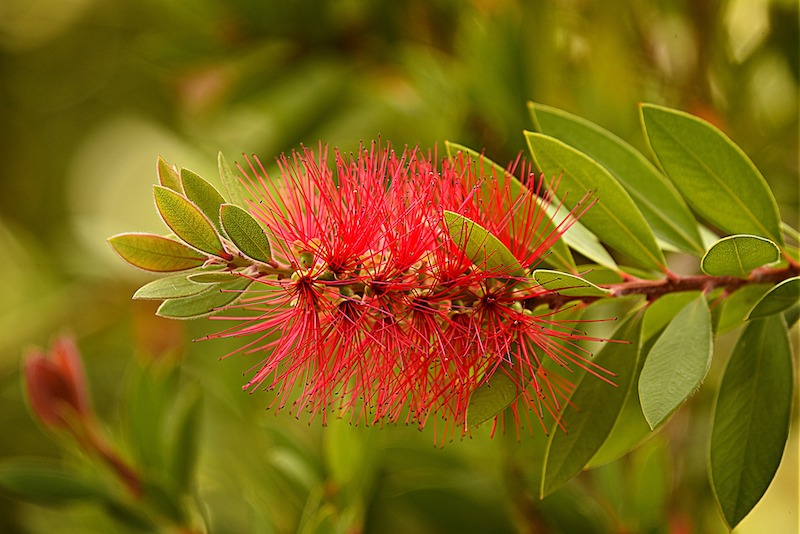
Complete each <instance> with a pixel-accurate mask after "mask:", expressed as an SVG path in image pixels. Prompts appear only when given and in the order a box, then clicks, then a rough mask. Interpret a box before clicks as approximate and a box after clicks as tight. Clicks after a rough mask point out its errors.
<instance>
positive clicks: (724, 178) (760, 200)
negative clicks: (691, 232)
mask: <svg viewBox="0 0 800 534" xmlns="http://www.w3.org/2000/svg"><path fill="white" fill-rule="evenodd" d="M641 116H642V123H643V125H644V128H645V132H646V134H647V137H648V140H649V142H650V147H651V148H652V150H653V152H654V153H655V156H656V158H657V159H658V162H659V163H660V164H661V168H663V169H664V171H665V172H666V173H667V176H669V178H670V179H671V180H672V183H674V184H675V187H677V188H678V191H680V193H681V195H683V198H685V199H686V201H687V202H688V203H689V205H690V206H691V207H692V209H693V210H694V211H695V212H697V213H698V214H699V215H700V216H702V217H704V218H705V219H706V220H708V221H709V222H710V223H711V224H713V225H714V226H716V227H718V228H720V229H722V230H724V231H725V232H728V233H731V234H755V235H760V236H764V237H768V238H770V239H772V240H773V241H775V242H776V243H779V244H783V236H782V235H781V224H780V215H779V214H778V205H777V203H776V202H775V197H773V195H772V192H771V191H770V189H769V186H768V185H767V182H766V180H764V177H763V176H761V173H760V172H759V171H758V169H756V167H755V165H753V162H752V161H750V159H749V158H748V157H747V156H746V155H745V153H744V152H742V150H741V149H740V148H739V147H738V146H736V145H735V144H734V143H733V141H731V140H730V139H729V138H728V137H727V136H726V135H725V134H723V133H722V132H721V131H719V130H718V129H717V128H716V127H714V126H712V125H711V124H709V123H708V122H706V121H704V120H702V119H700V118H698V117H694V116H692V115H689V114H688V113H684V112H682V111H678V110H675V109H670V108H665V107H661V106H656V105H653V104H642V106H641Z"/></svg>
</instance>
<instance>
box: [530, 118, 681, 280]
mask: <svg viewBox="0 0 800 534" xmlns="http://www.w3.org/2000/svg"><path fill="white" fill-rule="evenodd" d="M525 138H526V139H527V141H528V147H529V148H530V152H531V154H532V155H533V158H534V160H535V161H536V164H537V166H538V167H539V168H540V169H541V170H542V172H543V173H545V175H547V176H560V180H561V181H560V183H559V189H560V192H563V193H566V194H563V193H561V195H562V200H563V201H564V204H565V205H566V206H568V207H570V208H573V209H574V208H575V206H576V205H578V202H579V201H581V200H582V198H583V195H584V194H586V193H591V194H592V196H593V197H595V198H596V199H597V202H596V203H595V204H594V205H593V206H592V207H591V208H590V209H589V210H588V211H587V212H586V213H584V214H583V215H582V216H581V224H583V225H584V226H586V227H587V228H588V229H589V230H591V231H592V232H593V233H594V234H595V235H596V236H597V237H598V238H600V240H602V241H603V242H605V243H607V244H608V245H609V246H611V247H612V248H614V249H616V250H618V251H620V252H622V253H624V254H626V255H627V256H628V257H629V258H630V259H632V260H634V261H636V262H637V263H638V264H641V265H642V266H643V267H645V268H648V269H653V270H661V269H663V268H664V265H665V264H666V260H665V259H664V255H663V254H662V253H661V249H659V248H658V244H657V243H656V238H655V236H654V235H653V231H652V230H651V229H650V226H649V225H648V224H647V221H645V219H644V217H643V216H642V213H641V212H640V211H639V208H637V207H636V205H635V204H634V203H633V200H632V199H631V197H630V195H628V193H627V192H626V191H625V189H623V187H622V186H621V185H620V184H619V182H617V181H616V180H615V179H614V177H613V176H611V174H610V173H609V172H608V171H607V170H606V169H605V167H603V166H602V165H600V164H599V163H597V162H596V161H594V160H593V159H591V158H589V157H588V156H586V155H585V154H582V153H581V152H579V151H577V150H576V149H574V148H572V147H571V146H569V145H567V144H565V143H562V142H561V141H559V140H557V139H553V138H552V137H549V136H546V135H542V134H538V133H533V132H525Z"/></svg>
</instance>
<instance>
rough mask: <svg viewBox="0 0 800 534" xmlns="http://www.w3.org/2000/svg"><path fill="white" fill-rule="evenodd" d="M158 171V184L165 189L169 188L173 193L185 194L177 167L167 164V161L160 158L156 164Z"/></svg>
mask: <svg viewBox="0 0 800 534" xmlns="http://www.w3.org/2000/svg"><path fill="white" fill-rule="evenodd" d="M156 171H157V173H158V183H159V184H161V185H163V186H164V187H168V188H170V189H172V190H173V191H176V192H178V193H181V194H183V187H182V186H181V177H180V176H179V175H178V171H176V170H175V167H173V166H172V165H170V164H169V163H167V161H166V160H165V159H164V158H162V157H161V156H158V163H157V164H156Z"/></svg>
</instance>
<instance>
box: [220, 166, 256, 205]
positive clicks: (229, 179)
mask: <svg viewBox="0 0 800 534" xmlns="http://www.w3.org/2000/svg"><path fill="white" fill-rule="evenodd" d="M217 166H218V167H219V178H220V180H221V181H222V187H223V188H225V192H226V193H227V194H228V198H229V199H231V203H232V204H235V205H236V206H239V207H241V208H247V199H248V198H249V197H250V194H249V193H248V191H247V188H246V187H245V185H244V182H242V179H241V178H239V176H237V175H236V174H235V173H234V172H233V170H231V167H230V165H228V162H227V161H225V156H223V155H222V152H220V153H219V154H218V155H217Z"/></svg>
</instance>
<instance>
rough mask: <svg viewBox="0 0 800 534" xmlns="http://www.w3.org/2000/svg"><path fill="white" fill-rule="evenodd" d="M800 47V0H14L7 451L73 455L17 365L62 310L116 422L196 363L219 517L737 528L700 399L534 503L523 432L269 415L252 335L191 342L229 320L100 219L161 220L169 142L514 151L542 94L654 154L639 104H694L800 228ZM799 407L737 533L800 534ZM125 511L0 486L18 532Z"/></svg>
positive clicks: (377, 526)
mask: <svg viewBox="0 0 800 534" xmlns="http://www.w3.org/2000/svg"><path fill="white" fill-rule="evenodd" d="M799 46H800V44H799V43H798V3H797V2H796V0H729V1H724V0H711V1H707V2H694V1H691V0H669V1H665V2H644V1H635V0H613V1H608V0H606V1H602V2H601V1H599V0H558V1H547V2H545V1H538V2H514V1H512V0H474V1H472V2H458V1H456V0H411V1H408V2H397V1H392V0H374V1H367V0H338V1H329V2H322V1H310V0H226V1H222V0H189V1H183V2H178V1H174V2H173V1H157V0H140V1H127V0H104V1H99V0H3V1H2V2H0V118H2V121H3V128H2V129H0V140H2V142H0V158H2V162H3V165H2V167H3V170H2V174H0V248H2V250H3V254H1V255H0V272H2V273H3V279H2V282H0V296H2V302H3V303H4V304H5V305H4V306H3V308H2V310H1V311H0V395H2V398H0V401H1V402H2V406H3V409H2V411H0V429H2V435H3V439H2V440H0V457H16V456H52V457H68V456H69V455H68V454H67V455H66V456H65V453H63V452H61V451H60V449H59V448H58V447H57V446H56V445H55V444H54V443H53V442H52V441H51V440H50V439H49V438H48V436H47V435H46V434H45V433H44V432H42V430H40V428H39V427H37V426H36V424H35V423H34V422H33V421H32V420H31V418H30V414H29V412H28V410H27V408H26V405H25V402H24V400H23V395H22V392H21V380H20V373H19V367H20V361H21V358H22V355H23V353H24V350H25V348H26V347H28V346H30V345H31V344H35V345H40V346H44V345H47V344H48V343H49V341H50V339H51V338H52V337H53V336H54V335H56V334H58V333H59V332H62V331H69V332H72V333H74V334H75V335H76V337H77V339H78V343H79V345H80V347H81V349H82V350H83V353H84V356H85V360H86V365H87V368H88V374H89V376H90V383H91V389H92V394H93V398H94V402H95V405H96V406H97V407H98V411H99V412H100V416H101V417H102V418H103V419H104V421H106V423H107V426H108V428H109V430H110V431H111V432H112V433H113V434H114V435H116V436H118V437H119V440H120V442H121V443H124V442H125V435H126V421H125V419H126V416H125V413H127V412H126V410H127V409H128V408H127V403H128V400H126V399H127V395H128V393H127V390H128V389H129V388H130V382H131V380H132V379H131V378H130V377H131V375H132V373H133V374H135V372H136V371H135V369H136V368H138V367H141V366H142V365H145V366H146V365H148V364H146V363H145V364H143V363H142V362H148V361H149V362H152V359H153V358H157V357H159V356H161V355H163V354H165V351H166V353H169V354H170V355H171V356H170V358H177V361H179V362H180V363H179V367H180V381H179V386H177V388H178V391H176V392H175V395H176V398H181V397H182V396H185V391H186V390H191V391H197V392H200V394H201V395H202V397H203V406H204V412H203V413H204V418H203V426H202V429H203V430H202V436H201V440H200V464H199V470H198V477H197V494H198V496H199V500H200V502H202V503H203V505H202V507H203V510H202V513H203V514H204V515H205V517H206V521H207V522H208V524H209V528H210V530H211V531H212V532H294V531H308V532H313V531H315V530H319V529H323V530H324V528H323V527H324V525H325V524H327V523H326V521H328V522H329V521H330V518H336V521H338V522H339V523H338V524H342V525H349V528H350V531H351V532H355V531H358V530H360V529H362V528H363V529H364V530H366V531H370V532H468V531H472V532H487V531H495V532H501V531H518V530H520V531H525V528H524V527H523V525H525V524H538V525H540V526H547V528H548V529H551V530H552V531H553V532H577V531H581V532H590V531H593V532H626V531H627V532H668V531H675V532H678V531H680V532H723V531H724V530H725V529H724V526H723V524H722V522H721V520H720V519H719V518H718V517H717V513H716V509H715V505H714V503H713V499H712V496H711V492H710V488H709V487H708V483H707V482H706V480H705V478H704V477H705V474H704V473H705V471H704V467H703V462H704V454H705V453H704V450H705V446H704V445H705V440H706V437H707V436H706V424H707V421H708V415H709V410H710V406H709V399H710V398H712V395H711V393H710V392H704V391H701V392H700V393H699V394H698V395H697V396H696V397H695V398H694V399H693V400H692V401H691V402H690V404H689V406H688V409H686V410H684V411H683V412H682V413H681V414H680V415H679V416H678V417H676V418H675V420H673V421H672V422H671V423H670V424H669V425H668V427H667V428H666V429H665V430H664V431H662V432H661V433H660V434H659V436H657V437H656V438H654V439H653V440H651V441H650V442H648V444H647V445H645V447H643V448H642V449H640V450H639V451H637V452H636V453H634V454H632V455H630V456H629V457H628V458H625V459H623V460H621V461H618V462H615V463H613V464H611V465H609V466H607V467H604V468H601V469H597V470H594V471H591V472H588V473H586V474H585V475H582V476H581V477H579V479H577V480H575V481H573V482H572V483H571V484H570V485H568V486H567V488H565V489H564V490H562V491H560V492H558V493H557V494H555V495H554V496H553V497H551V498H549V499H548V500H546V501H545V502H543V503H538V502H537V501H536V500H535V499H534V498H533V494H534V490H533V487H532V484H530V483H529V481H530V480H531V477H533V476H534V474H532V472H531V471H532V470H533V468H531V467H530V464H531V462H530V461H526V457H525V450H526V448H525V447H526V444H527V442H528V441H529V440H530V439H533V438H528V437H524V436H523V439H522V442H521V443H519V442H518V441H517V439H516V437H515V436H513V435H511V436H501V437H495V438H494V439H493V440H489V439H488V434H487V432H486V431H484V430H479V431H478V432H477V433H476V435H475V436H473V438H472V439H467V440H465V441H456V442H455V443H453V444H448V445H447V446H446V447H445V448H444V450H439V449H434V448H433V447H432V443H433V438H432V433H431V432H430V430H429V429H426V431H425V432H421V433H420V432H417V431H416V430H414V429H411V428H406V427H397V428H387V429H382V430H381V429H375V428H371V429H362V428H359V429H354V430H352V429H350V427H349V426H348V425H347V424H346V423H342V422H336V421H334V422H333V423H331V425H330V426H329V427H327V428H321V425H320V424H319V422H318V421H315V422H312V423H311V424H310V425H309V424H307V422H306V421H300V422H298V421H297V420H295V419H294V418H293V417H290V416H288V415H286V414H279V415H277V416H275V415H274V414H272V413H271V412H267V411H265V410H264V406H265V405H266V404H267V400H266V399H265V398H262V397H261V396H260V394H255V395H244V394H242V393H241V392H240V386H241V384H242V383H243V382H244V378H243V373H245V372H246V371H247V370H248V369H249V368H250V366H251V365H253V364H255V363H256V362H257V361H258V360H257V359H254V357H251V358H246V357H239V356H236V357H233V358H230V359H226V360H223V361H218V358H219V357H220V356H221V355H224V354H226V353H227V352H228V351H230V350H232V349H233V348H234V347H235V344H231V343H230V342H220V341H211V342H204V343H191V340H192V339H196V338H198V337H201V336H202V335H204V334H206V333H210V332H213V331H214V330H215V329H216V327H217V325H215V324H214V323H213V322H209V321H197V322H195V323H176V322H170V321H166V320H160V319H157V318H155V317H153V311H154V309H155V307H154V306H153V305H151V304H150V303H146V302H140V301H137V302H133V301H131V300H130V296H131V294H132V293H133V291H134V290H135V289H136V288H137V287H138V286H139V285H141V284H142V283H144V282H146V281H148V280H149V279H150V277H149V276H147V275H146V274H144V273H140V272H136V271H134V270H133V269H131V268H129V267H128V266H126V265H124V264H123V262H122V261H119V260H118V258H116V256H115V255H114V254H113V252H112V251H111V249H110V247H109V246H108V245H107V244H106V242H105V239H106V238H107V237H108V236H110V235H112V234H115V233H119V232H123V231H133V230H141V231H153V232H158V233H165V228H164V227H163V226H161V224H160V223H159V220H158V217H157V215H156V213H155V211H154V209H153V205H152V196H151V190H150V188H151V185H152V184H153V183H154V182H155V181H156V175H155V163H156V156H157V155H159V154H160V155H162V156H163V157H165V158H166V159H167V160H168V161H170V162H172V163H177V164H178V165H181V166H185V167H189V168H191V169H193V170H195V171H197V172H199V173H200V174H201V175H203V176H205V177H207V178H209V179H211V180H214V179H215V178H216V154H217V151H218V150H222V151H223V152H224V153H225V154H226V156H227V158H228V159H229V160H239V161H241V156H240V155H241V154H242V153H256V154H258V155H259V156H260V157H261V158H262V160H264V161H271V160H272V158H273V157H275V156H277V155H278V154H280V153H281V152H285V151H290V150H292V149H293V148H297V147H298V146H299V145H300V143H305V144H308V145H311V146H316V144H317V143H318V141H319V140H322V141H323V142H326V143H330V144H331V145H335V146H339V147H342V148H344V149H347V150H350V149H353V148H356V147H357V146H358V143H359V142H360V141H362V140H364V141H369V140H372V139H375V138H377V137H378V136H380V138H381V139H383V140H389V141H391V142H392V143H393V144H394V145H395V146H403V145H406V144H408V145H417V144H418V145H420V146H421V147H423V148H425V149H431V148H434V147H436V146H437V144H438V147H439V150H440V152H441V151H443V145H442V142H443V141H444V140H452V141H456V142H459V143H462V144H465V145H468V146H471V147H474V148H476V149H479V150H480V149H485V150H486V153H487V155H488V156H490V157H491V158H492V159H494V160H496V161H498V162H502V163H506V162H508V161H510V160H511V159H513V158H514V157H515V156H516V155H517V154H518V152H519V151H521V150H523V149H524V148H525V145H524V138H523V136H522V130H523V129H526V128H527V129H530V128H531V127H532V124H531V122H530V119H529V116H528V114H527V110H526V107H525V104H526V102H527V101H528V100H533V101H536V102H540V103H544V104H548V105H552V106H556V107H560V108H562V109H565V110H567V111H570V112H573V113H576V114H579V115H581V116H584V117H586V118H588V119H589V120H592V121H594V122H597V123H598V124H600V125H602V126H604V127H606V128H608V129H609V130H611V131H612V132H614V133H616V134H618V135H620V136H621V137H622V138H624V139H626V140H628V141H630V142H631V143H632V144H633V145H634V146H637V147H639V148H642V149H643V148H644V140H643V137H642V135H641V133H640V127H639V123H638V109H637V103H638V102H640V101H649V102H655V103H660V104H664V105H668V106H671V107H676V108H680V109H684V110H686V111H689V112H691V113H694V114H697V115H700V116H702V117H704V118H706V119H708V120H710V121H712V122H714V123H715V124H717V125H718V126H719V127H721V128H722V129H723V130H724V131H725V132H726V133H727V134H728V135H729V136H730V137H731V138H732V139H733V140H734V141H735V142H736V143H738V144H739V145H740V146H741V147H742V148H743V149H744V151H745V152H746V153H747V154H748V155H749V156H750V157H751V158H752V159H753V161H754V162H755V164H756V165H757V166H758V167H759V169H760V170H761V171H762V172H763V173H764V175H765V177H766V179H767V181H768V182H769V184H770V185H771V187H772V188H773V190H774V192H775V194H776V196H777V197H778V200H779V203H780V210H781V214H782V216H783V218H784V220H786V221H787V222H789V223H790V224H792V225H793V226H797V223H798V85H799V79H800V65H799V64H798V49H799ZM723 342H724V341H723ZM711 387H713V386H711ZM796 426H797V425H795V438H794V440H793V444H792V445H790V448H789V450H788V452H787V457H786V458H785V459H784V462H783V464H782V467H781V471H780V472H779V478H778V480H776V481H775V483H774V484H773V487H772V488H771V489H770V492H769V494H768V497H767V499H766V501H765V502H764V503H762V504H761V505H760V506H759V507H758V508H757V509H756V512H754V513H753V515H752V516H751V517H749V518H748V519H747V520H745V522H744V523H743V524H742V527H741V529H740V531H741V532H753V533H755V532H764V531H767V530H769V531H770V532H772V533H773V534H780V533H783V532H787V533H788V532H794V530H792V529H793V528H795V526H796V522H797V519H798V517H797V499H798V496H797V474H796V473H797V445H796V443H797V439H796ZM512 434H513V432H512ZM792 507H794V508H793V510H794V511H793V512H792ZM787 510H788V511H787ZM787 514H788V515H787ZM792 514H793V515H792ZM348 518H349V519H348ZM348 521H349V523H348ZM321 525H322V526H321ZM590 527H591V530H586V529H589V528H590ZM126 528H127V527H126ZM682 528H683V529H684V530H681V529H682ZM54 529H55V530H54ZM120 529H122V527H121V526H120V525H118V524H116V523H114V522H112V520H110V519H108V517H107V516H106V515H105V514H103V512H102V511H101V510H99V509H98V508H96V507H93V506H91V505H76V506H68V507H60V508H56V509H51V508H44V507H38V506H34V505H30V504H23V503H21V502H18V501H15V500H11V499H8V498H6V497H2V496H0V531H2V532H54V531H59V532H110V531H115V532H116V531H122V530H120Z"/></svg>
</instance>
